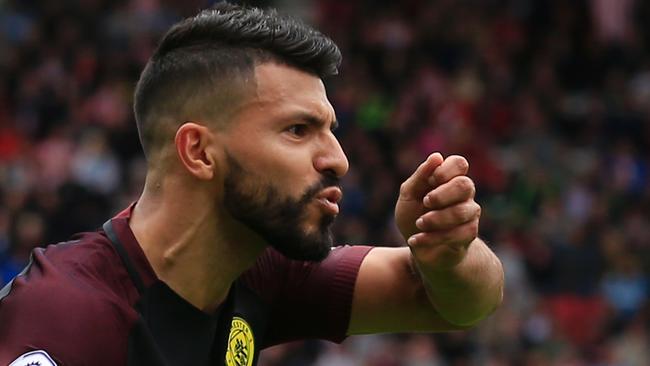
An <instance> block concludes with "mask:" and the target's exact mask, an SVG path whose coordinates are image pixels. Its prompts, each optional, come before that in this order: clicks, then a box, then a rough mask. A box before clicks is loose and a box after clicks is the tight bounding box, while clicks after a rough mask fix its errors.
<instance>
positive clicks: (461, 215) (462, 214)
mask: <svg viewBox="0 0 650 366" xmlns="http://www.w3.org/2000/svg"><path fill="white" fill-rule="evenodd" d="M467 212H468V209H467V206H466V205H458V206H456V207H455V208H454V210H452V215H453V219H454V220H455V221H456V222H464V221H465V220H466V219H467Z"/></svg>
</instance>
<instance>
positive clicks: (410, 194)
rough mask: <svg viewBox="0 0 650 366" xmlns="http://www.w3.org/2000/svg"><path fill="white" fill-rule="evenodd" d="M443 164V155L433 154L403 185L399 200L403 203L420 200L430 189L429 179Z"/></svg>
mask: <svg viewBox="0 0 650 366" xmlns="http://www.w3.org/2000/svg"><path fill="white" fill-rule="evenodd" d="M442 162H443V157H442V154H440V153H438V152H437V153H433V154H431V155H429V157H428V158H427V160H425V161H424V162H423V163H422V164H420V166H418V168H417V169H416V170H415V172H414V173H413V175H411V176H410V177H409V178H408V179H407V180H406V181H404V183H402V185H401V186H400V190H399V197H400V198H399V199H400V200H403V201H408V200H420V199H422V196H424V195H425V194H426V193H427V192H428V191H429V190H430V189H431V186H430V185H429V182H428V178H429V177H430V176H432V174H433V171H434V170H435V169H436V168H437V167H438V166H440V164H442Z"/></svg>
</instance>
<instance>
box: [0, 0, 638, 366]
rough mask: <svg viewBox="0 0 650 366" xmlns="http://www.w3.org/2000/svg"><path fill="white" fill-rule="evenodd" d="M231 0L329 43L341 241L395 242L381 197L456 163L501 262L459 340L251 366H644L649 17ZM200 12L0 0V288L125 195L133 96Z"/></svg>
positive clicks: (471, 6) (428, 338)
mask: <svg viewBox="0 0 650 366" xmlns="http://www.w3.org/2000/svg"><path fill="white" fill-rule="evenodd" d="M249 3H253V4H257V5H273V4H277V5H278V6H280V7H281V8H282V7H286V8H287V9H290V10H291V11H295V12H296V13H297V14H299V16H300V17H304V18H306V19H308V20H309V21H310V22H312V23H314V24H316V26H317V27H318V28H319V29H321V30H322V31H323V32H325V33H326V34H328V35H330V36H331V37H332V38H333V39H334V40H335V41H336V42H337V43H338V45H339V46H340V47H341V49H342V52H343V55H344V62H343V65H342V68H341V73H340V75H339V76H338V77H336V78H332V79H331V80H327V85H328V94H329V98H330V100H331V101H332V103H333V105H334V107H335V109H336V111H337V117H338V120H339V121H340V124H341V128H340V129H339V130H338V132H337V133H338V137H339V138H340V140H341V143H342V145H343V147H344V150H345V151H346V153H347V154H348V157H349V160H350V163H351V169H350V172H349V173H348V174H347V176H346V177H345V178H344V180H343V187H344V193H345V198H344V200H343V202H342V214H341V215H340V217H339V220H338V223H337V224H336V227H335V230H336V233H337V237H338V239H339V242H340V243H357V244H366V243H371V244H373V245H392V246H397V245H403V244H404V242H403V239H402V238H400V237H399V234H398V233H397V232H396V229H395V225H394V223H393V217H392V210H393V205H394V203H395V199H396V198H397V192H398V189H399V184H400V183H401V182H402V181H403V180H404V179H405V178H406V177H407V176H408V175H410V173H411V172H412V171H413V170H414V168H415V167H416V166H417V165H419V163H420V162H421V161H422V160H423V159H424V158H425V157H426V156H427V155H428V154H429V153H430V152H433V151H441V152H442V153H443V154H445V155H449V154H461V155H464V156H465V157H467V158H468V160H469V162H470V175H471V177H472V178H473V179H474V181H475V182H476V186H477V201H478V202H479V203H481V205H482V207H483V216H482V221H481V236H482V237H483V238H484V239H485V240H486V241H487V242H488V243H489V244H490V245H491V247H492V248H493V249H494V250H495V251H496V252H497V254H498V255H499V257H500V258H501V260H502V262H503V264H504V266H505V269H506V292H505V300H504V303H503V305H502V307H501V308H500V309H499V310H497V311H496V312H495V313H494V314H493V315H492V316H491V317H490V318H489V319H488V320H486V321H484V322H483V323H481V325H480V326H478V327H476V328H475V329H473V330H471V331H466V332H454V333H448V334H436V335H377V336H362V337H351V338H349V339H348V340H347V341H345V342H344V343H343V345H342V346H336V345H333V344H330V343H327V342H321V341H306V342H298V343H293V344H289V345H284V346H278V347H274V348H271V349H269V350H267V351H265V352H263V354H262V358H261V362H260V365H264V366H271V365H317V366H339V365H340V366H347V365H372V366H374V365H377V366H420V365H436V366H452V365H492V366H496V365H527V366H543V365H603V366H605V365H608V366H609V365H612V366H614V365H616V366H619V365H620V366H628V365H629V366H635V365H650V347H648V345H649V344H650V302H649V301H648V298H649V291H650V284H649V282H648V281H649V278H648V274H649V273H650V184H649V183H650V171H649V170H650V28H649V27H648V26H647V24H646V23H647V21H648V19H650V2H647V1H643V0H575V1H563V0H436V1H433V0H431V1H425V0H403V1H399V2H397V1H388V0H382V1H379V0H375V1H368V0H365V1H349V0H312V1H300V2H299V1H295V2H294V1H289V0H284V1H277V2H272V1H266V2H264V1H259V2H249ZM208 5H210V2H206V1H201V0H191V1H172V0H119V1H108V0H65V1H45V2H41V1H37V0H5V1H0V286H2V284H4V283H6V282H8V281H9V280H10V279H11V278H12V277H13V276H14V275H15V274H16V273H18V272H19V271H20V270H21V269H22V268H23V267H24V265H25V264H26V262H27V260H28V258H29V253H30V250H31V249H32V248H34V247H36V246H42V245H45V244H47V243H54V242H58V241H62V240H65V239H66V238H68V237H69V236H70V234H72V233H74V232H78V231H84V230H93V229H95V228H97V227H99V226H100V225H101V223H102V222H103V221H104V220H105V219H107V218H109V217H110V216H111V215H112V214H114V213H116V212H118V211H119V210H121V209H122V208H123V207H126V206H127V205H128V203H130V202H132V201H133V200H134V199H136V198H137V196H138V194H139V193H140V189H141V186H142V183H143V178H144V174H145V166H146V165H145V162H144V160H143V156H142V153H141V149H140V147H139V142H138V138H137V132H136V130H135V124H134V121H133V116H132V112H131V98H132V93H133V88H134V85H135V81H136V80H137V78H138V76H139V72H140V71H141V69H142V67H143V65H144V63H145V62H146V60H147V58H148V57H149V55H150V54H151V52H152V50H153V48H154V47H155V45H156V42H157V40H158V39H159V38H160V36H161V35H162V33H163V32H164V31H165V30H166V29H167V28H168V27H169V26H170V25H171V24H173V23H174V22H175V21H177V20H179V19H181V18H182V17H184V16H188V15H191V14H193V13H194V12H195V11H196V9H198V8H201V7H205V6H208Z"/></svg>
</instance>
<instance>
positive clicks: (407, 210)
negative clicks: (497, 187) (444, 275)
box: [395, 153, 481, 271]
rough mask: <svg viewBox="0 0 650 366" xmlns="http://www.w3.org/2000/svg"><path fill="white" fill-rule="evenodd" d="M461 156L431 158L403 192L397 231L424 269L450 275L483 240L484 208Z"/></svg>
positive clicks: (398, 203) (466, 163) (396, 213)
mask: <svg viewBox="0 0 650 366" xmlns="http://www.w3.org/2000/svg"><path fill="white" fill-rule="evenodd" d="M468 169H469V163H468V162H467V160H466V159H465V158H463V157H462V156H457V155H451V156H449V157H447V158H446V159H443V157H442V155H441V154H440V153H434V154H431V155H430V156H429V157H428V158H427V160H426V161H425V162H423V163H422V164H420V166H419V167H418V168H417V170H416V171H415V173H413V175H412V176H411V177H409V178H408V179H407V180H406V181H405V182H404V183H403V184H402V186H401V188H400V195H399V199H398V200H397V204H396V206H395V220H396V222H397V226H398V228H399V230H400V232H401V233H402V235H403V236H404V238H405V239H407V242H408V245H409V247H410V248H411V252H412V253H413V256H414V258H415V260H416V263H417V264H418V267H419V268H420V269H421V270H425V271H438V270H447V269H450V268H452V267H454V266H455V265H457V264H458V263H460V262H461V261H462V260H463V259H464V258H465V255H466V254H467V249H468V248H469V245H470V244H471V243H472V242H473V241H474V240H475V239H476V238H477V236H478V225H479V218H480V216H481V207H480V206H479V205H478V204H477V203H476V202H475V201H474V194H475V193H476V190H475V187H474V182H473V181H472V180H471V179H470V178H469V177H468V176H467V175H466V174H467V172H468Z"/></svg>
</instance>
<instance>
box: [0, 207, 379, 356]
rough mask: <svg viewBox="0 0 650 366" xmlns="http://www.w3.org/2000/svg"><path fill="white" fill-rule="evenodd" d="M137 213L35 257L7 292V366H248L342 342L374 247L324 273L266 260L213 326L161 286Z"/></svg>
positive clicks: (1, 345)
mask: <svg viewBox="0 0 650 366" xmlns="http://www.w3.org/2000/svg"><path fill="white" fill-rule="evenodd" d="M130 213H131V209H127V210H124V211H123V212H122V213H120V214H119V215H117V216H116V217H115V218H113V219H112V220H110V221H109V222H107V224H105V225H104V229H103V230H99V231H96V232H90V233H82V234H78V235H76V236H75V237H73V238H72V240H71V241H68V242H65V243H59V244H56V245H50V246H48V247H46V248H44V249H43V248H38V249H35V250H34V252H33V253H32V258H31V261H30V263H29V265H28V266H27V267H26V268H25V270H24V271H23V272H22V273H21V274H19V275H18V276H17V277H16V278H15V279H14V280H13V281H12V282H11V283H9V284H8V285H7V286H5V288H3V289H2V290H0V365H7V364H11V366H27V365H43V366H44V365H59V366H61V365H68V366H77V365H93V366H101V365H106V366H115V365H129V366H131V365H170V366H171V365H223V364H226V365H244V366H250V365H254V364H255V362H256V361H257V356H258V353H259V351H260V350H261V349H263V348H266V347H269V346H272V345H275V344H278V343H282V342H287V341H292V340H298V339H307V338H320V339H327V340H330V341H334V342H340V341H342V340H343V339H344V338H345V336H346V330H347V327H348V323H349V319H350V308H351V303H352V293H353V291H354V284H355V280H356V276H357V272H358V269H359V266H360V264H361V262H362V261H363V258H364V257H365V255H366V254H367V253H368V251H369V250H370V249H371V248H370V247H366V246H344V247H338V248H335V249H334V250H332V252H331V253H330V255H329V256H328V258H327V259H325V260H324V261H323V262H321V263H311V262H301V261H293V260H289V259H286V258H285V257H284V256H282V255H281V254H279V253H278V252H277V251H275V250H274V249H272V248H268V249H267V250H266V251H265V252H264V253H263V254H262V255H261V256H260V257H259V258H258V260H257V262H256V264H255V265H254V266H253V267H252V268H250V269H249V270H248V271H246V272H245V273H244V274H243V275H242V276H241V277H240V278H239V279H237V280H236V281H235V283H233V285H232V286H231V289H230V292H229V294H228V297H227V300H226V301H225V302H224V303H223V304H222V305H221V306H220V308H219V309H218V310H217V311H216V312H215V313H214V314H206V313H204V312H202V311H200V310H198V309H197V308H195V307H194V306H192V305H191V304H189V303H188V302H187V301H185V300H184V299H183V298H181V297H180V296H178V295H177V294H176V293H175V292H174V291H173V290H171V289H170V288H169V287H168V286H167V285H166V284H165V283H164V282H162V281H161V280H159V279H158V278H157V277H156V274H155V273H154V271H153V269H152V268H151V266H150V265H149V262H148V261H147V259H146V257H145V255H144V253H143V252H142V250H141V248H140V246H139V244H138V243H137V241H136V239H135V237H134V235H133V232H132V231H131V229H130V227H129V225H128V220H129V217H130Z"/></svg>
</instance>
